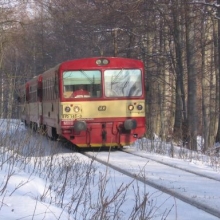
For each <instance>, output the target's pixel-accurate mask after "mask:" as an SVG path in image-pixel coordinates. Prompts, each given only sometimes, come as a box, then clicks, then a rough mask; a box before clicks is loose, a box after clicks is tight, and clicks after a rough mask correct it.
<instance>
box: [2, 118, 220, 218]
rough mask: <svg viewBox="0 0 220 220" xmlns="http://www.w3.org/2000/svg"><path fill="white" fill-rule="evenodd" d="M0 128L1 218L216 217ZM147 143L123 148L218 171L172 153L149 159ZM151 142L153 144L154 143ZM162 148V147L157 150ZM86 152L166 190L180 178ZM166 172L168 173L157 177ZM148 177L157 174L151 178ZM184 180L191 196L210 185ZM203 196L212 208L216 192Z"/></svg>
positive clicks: (150, 165)
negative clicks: (166, 185) (151, 181)
mask: <svg viewBox="0 0 220 220" xmlns="http://www.w3.org/2000/svg"><path fill="white" fill-rule="evenodd" d="M0 124H1V126H0V137H1V140H0V151H1V154H0V219H1V220H15V219H16V220H18V219H22V220H26V219H27V220H29V219H34V220H38V219H39V220H41V219H45V220H47V219H49V220H55V219H62V220H67V219H70V220H71V219H77V220H78V219H101V217H100V216H102V217H103V219H107V218H108V219H139V218H140V216H141V215H143V216H145V217H146V216H148V219H181V220H182V219H189V220H191V219H200V220H203V219H204V220H209V219H210V220H211V219H218V218H217V217H214V216H211V215H210V214H207V213H205V212H203V211H201V210H199V209H197V208H195V207H192V206H190V205H188V204H186V203H184V202H182V201H180V200H179V199H176V198H174V197H173V196H170V195H168V194H165V193H163V192H161V191H159V190H157V189H155V188H152V187H150V186H149V185H145V184H144V183H142V182H140V181H137V180H134V179H133V178H132V177H128V176H126V175H125V174H123V173H121V172H118V171H116V170H114V169H112V168H110V167H106V166H105V165H103V164H101V163H98V162H95V161H93V160H92V159H90V158H88V157H87V156H85V155H82V154H80V153H77V152H73V151H72V150H71V149H69V148H63V147H62V146H63V145H62V144H61V145H58V144H57V143H55V142H51V141H50V140H48V139H47V138H46V137H44V136H42V135H40V134H32V135H29V136H28V135H27V133H28V131H27V129H26V128H25V127H24V126H23V125H21V124H19V123H18V122H17V121H14V122H13V123H10V124H9V125H8V123H6V121H4V122H3V121H1V122H0ZM6 127H7V129H5V128H6ZM6 130H7V131H6ZM15 137H17V138H15ZM22 137H23V138H22ZM15 140H19V141H18V142H15ZM150 143H152V142H151V141H149V140H144V141H143V143H142V144H143V145H142V146H146V147H142V148H143V149H140V144H139V143H136V144H134V145H133V146H131V147H127V150H129V151H132V152H133V153H135V154H139V155H142V156H143V155H145V156H147V157H148V158H153V159H155V160H159V161H164V162H166V161H167V162H169V163H170V164H173V166H179V167H182V168H184V169H190V170H191V171H194V172H201V173H205V174H206V175H210V176H213V177H216V178H219V179H220V173H219V170H220V169H219V165H218V164H214V163H213V161H212V160H210V159H209V158H207V157H205V156H203V155H201V154H197V155H195V156H194V157H193V159H192V158H190V159H188V158H183V156H181V157H182V158H181V159H179V157H180V153H179V152H178V150H176V151H175V153H174V154H175V155H177V156H176V158H171V157H169V156H168V155H166V154H164V155H158V154H156V153H155V152H151V153H149V152H146V149H147V145H149V144H150ZM157 143H158V139H155V140H154V144H155V145H156V144H157ZM166 147H167V145H166V144H164V148H163V149H165V148H166ZM30 149H34V153H33V152H32V153H29V150H30ZM54 149H55V150H54ZM175 149H178V148H175ZM165 151H166V150H165ZM36 152H37V153H36ZM87 153H88V154H90V155H93V156H94V155H95V156H97V157H99V158H100V159H102V160H104V161H110V162H111V163H112V164H115V165H117V166H120V168H122V169H126V170H127V171H129V172H131V173H133V174H139V175H146V178H149V179H153V180H154V181H156V182H159V181H164V180H165V179H166V180H167V181H165V182H164V183H166V184H168V183H169V182H175V181H177V180H176V179H174V178H176V177H178V176H182V175H183V174H182V171H181V170H178V171H175V172H176V173H173V172H172V169H171V170H170V172H167V167H166V168H165V167H164V166H163V165H162V164H159V165H158V164H156V163H155V162H150V161H149V160H146V159H144V158H139V159H138V160H137V161H134V160H132V158H131V157H132V156H131V155H130V154H126V156H124V154H123V155H122V152H117V151H114V152H112V153H110V154H106V153H107V152H95V153H92V152H87ZM178 154H179V155H178ZM186 154H187V153H185V154H184V155H186ZM27 155H28V156H27ZM177 157H178V158H177ZM119 162H120V164H119ZM165 169H166V175H163V174H165ZM143 170H144V171H146V170H147V172H143ZM153 171H154V172H155V173H157V174H158V176H157V175H155V176H153ZM168 173H169V175H168ZM186 179H187V181H186V182H187V185H188V186H187V187H185V186H184V187H185V188H184V190H187V191H188V192H189V193H188V194H189V195H191V194H192V192H191V191H190V190H191V189H198V191H199V190H200V187H199V186H201V185H202V184H203V185H204V184H205V185H207V186H208V185H209V184H210V185H211V184H212V181H211V180H210V181H208V182H207V183H205V182H200V183H197V182H195V181H196V180H192V179H189V177H186ZM168 180H169V181H168ZM171 180H172V181H171ZM213 184H214V183H213ZM195 186H196V187H195ZM213 186H214V185H213ZM179 187H180V188H181V187H182V186H179ZM208 190H209V191H208V193H209V194H210V195H209V194H207V195H206V196H204V198H203V199H204V201H205V202H207V203H210V205H212V202H213V204H214V205H216V198H217V201H220V200H219V198H220V195H219V192H218V190H216V187H208ZM213 195H215V196H216V198H214V196H213ZM202 196H203V195H202ZM213 198H214V199H213ZM144 204H146V206H144ZM103 207H105V208H103ZM135 210H138V212H135ZM114 216H115V218H114Z"/></svg>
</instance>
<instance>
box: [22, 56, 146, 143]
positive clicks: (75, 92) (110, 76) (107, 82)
mask: <svg viewBox="0 0 220 220" xmlns="http://www.w3.org/2000/svg"><path fill="white" fill-rule="evenodd" d="M35 79H37V82H36V81H35ZM35 79H33V80H31V81H30V82H27V84H26V86H27V85H28V86H29V88H30V89H29V90H28V91H29V94H26V95H29V96H30V97H31V95H32V92H33V93H34V91H37V92H36V99H32V98H30V99H29V100H28V101H29V108H30V109H29V115H28V116H27V121H28V122H27V123H28V124H30V123H31V124H32V123H35V124H36V125H37V126H42V127H44V128H45V129H46V131H47V134H48V136H50V137H51V138H53V139H54V138H57V137H58V136H62V137H64V138H66V139H68V140H69V141H71V142H72V143H74V144H76V145H77V146H79V147H101V146H109V147H110V146H117V147H122V146H124V145H130V144H131V143H133V142H134V141H135V140H136V139H137V138H140V137H142V136H143V135H144V133H145V89H144V66H143V63H142V62H141V61H139V60H134V59H128V58H116V57H107V58H103V57H101V58H87V59H79V60H72V61H66V62H63V63H61V64H59V65H57V66H56V67H54V68H51V69H50V70H48V71H46V72H44V73H43V74H41V75H40V76H38V77H37V78H35ZM36 85H37V87H35V86H36ZM28 86H27V87H28ZM32 87H33V90H32ZM26 91H27V90H26ZM36 100H37V101H36ZM28 117H29V119H28Z"/></svg>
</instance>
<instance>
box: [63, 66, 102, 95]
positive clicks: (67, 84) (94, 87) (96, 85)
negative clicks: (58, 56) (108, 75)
mask: <svg viewBox="0 0 220 220" xmlns="http://www.w3.org/2000/svg"><path fill="white" fill-rule="evenodd" d="M63 96H64V98H98V97H100V96H101V72H100V71H99V70H77V71H65V72H63Z"/></svg>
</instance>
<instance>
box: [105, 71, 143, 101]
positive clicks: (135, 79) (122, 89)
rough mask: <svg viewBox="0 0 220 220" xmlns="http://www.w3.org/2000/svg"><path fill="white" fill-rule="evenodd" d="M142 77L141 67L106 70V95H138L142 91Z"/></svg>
mask: <svg viewBox="0 0 220 220" xmlns="http://www.w3.org/2000/svg"><path fill="white" fill-rule="evenodd" d="M141 82H142V77H141V71H140V70H139V69H117V70H105V72H104V85H105V96H106V97H136V96H137V97H138V96H141V95H142V93H143V91H142V83H141Z"/></svg>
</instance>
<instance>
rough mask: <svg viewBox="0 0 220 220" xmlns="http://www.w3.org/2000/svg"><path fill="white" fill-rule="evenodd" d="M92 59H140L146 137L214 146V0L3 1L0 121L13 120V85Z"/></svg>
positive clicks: (218, 100)
mask: <svg viewBox="0 0 220 220" xmlns="http://www.w3.org/2000/svg"><path fill="white" fill-rule="evenodd" d="M94 56H118V57H128V58H135V59H140V60H142V61H143V62H144V64H145V76H146V77H145V81H146V127H147V132H146V137H148V138H153V137H154V135H155V134H156V135H157V136H159V137H160V138H161V139H162V140H163V141H173V142H175V143H178V144H179V145H181V146H184V147H187V148H189V149H192V150H198V148H197V137H198V136H202V137H203V139H204V144H203V148H202V151H204V152H205V151H207V150H209V149H210V148H212V147H213V146H214V143H215V142H219V141H220V114H219V112H220V79H219V78H220V58H219V57H220V0H114V1H112V0H65V1H64V0H1V1H0V97H1V100H0V117H1V118H18V117H19V115H18V107H17V106H18V102H17V99H16V93H17V86H18V85H19V84H21V83H24V82H25V81H26V80H28V79H31V78H33V77H34V76H36V75H38V74H40V73H42V72H43V71H45V70H47V69H49V68H51V67H53V66H55V65H57V64H58V63H60V62H63V61H65V60H70V59H77V58H83V57H94Z"/></svg>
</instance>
